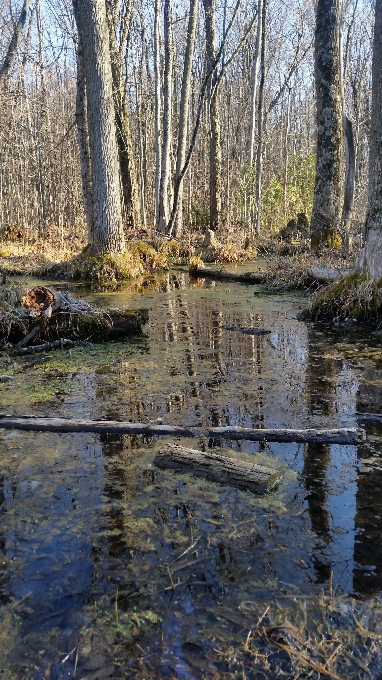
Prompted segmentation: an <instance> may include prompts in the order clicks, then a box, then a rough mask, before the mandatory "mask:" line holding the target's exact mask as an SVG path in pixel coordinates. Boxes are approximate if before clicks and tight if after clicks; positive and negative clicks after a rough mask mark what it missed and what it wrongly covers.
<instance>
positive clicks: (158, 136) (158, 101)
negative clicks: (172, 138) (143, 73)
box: [154, 0, 162, 229]
mask: <svg viewBox="0 0 382 680" xmlns="http://www.w3.org/2000/svg"><path fill="white" fill-rule="evenodd" d="M154 9H155V14H154V73H155V227H156V229H158V225H159V189H160V179H161V175H162V167H161V164H162V157H161V150H162V130H161V118H162V97H161V67H160V27H159V26H160V25H159V18H160V17H159V12H160V2H159V0H155V8H154Z"/></svg>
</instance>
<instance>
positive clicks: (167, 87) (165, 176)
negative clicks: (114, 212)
mask: <svg viewBox="0 0 382 680" xmlns="http://www.w3.org/2000/svg"><path fill="white" fill-rule="evenodd" d="M173 67H174V45H173V36H172V9H171V0H165V3H164V75H163V146H162V161H161V178H160V185H159V214H158V226H157V229H158V231H160V232H161V233H162V234H165V233H166V231H167V223H168V219H169V205H168V187H169V180H170V174H171V154H170V152H171V119H172V90H173V82H172V74H173Z"/></svg>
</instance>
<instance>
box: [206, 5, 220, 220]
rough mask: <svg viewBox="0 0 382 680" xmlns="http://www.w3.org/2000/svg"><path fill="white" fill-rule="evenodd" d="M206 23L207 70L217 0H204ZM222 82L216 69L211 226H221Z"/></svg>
mask: <svg viewBox="0 0 382 680" xmlns="http://www.w3.org/2000/svg"><path fill="white" fill-rule="evenodd" d="M203 6H204V13H205V22H206V23H205V25H206V65H207V72H209V71H211V70H212V69H213V65H214V63H215V60H216V27H215V0H203ZM219 85H220V83H219V81H218V76H217V73H216V70H215V71H214V72H213V73H212V76H211V79H210V83H209V96H208V104H209V126H210V131H209V133H210V151H209V166H210V167H209V170H210V228H211V229H214V230H216V229H217V228H218V226H219V220H220V212H221V144H220V112H219V105H220V97H219V93H220V87H219Z"/></svg>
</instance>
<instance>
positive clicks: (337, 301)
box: [301, 272, 382, 322]
mask: <svg viewBox="0 0 382 680" xmlns="http://www.w3.org/2000/svg"><path fill="white" fill-rule="evenodd" d="M301 318H303V319H306V320H311V321H319V320H322V321H345V320H351V319H353V320H354V321H364V322H365V321H366V322H377V321H380V320H381V319H382V279H381V280H379V281H372V280H371V279H370V278H369V277H368V276H367V275H365V274H362V273H360V272H353V273H351V274H348V275H347V276H344V277H343V278H342V279H340V280H339V281H338V282H336V283H334V284H332V285H331V286H328V287H327V288H325V289H324V290H322V291H319V292H318V293H317V294H316V295H315V297H314V298H313V300H312V302H311V304H310V305H309V307H308V308H307V309H305V310H304V311H303V312H302V313H301Z"/></svg>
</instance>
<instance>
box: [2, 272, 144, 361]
mask: <svg viewBox="0 0 382 680" xmlns="http://www.w3.org/2000/svg"><path fill="white" fill-rule="evenodd" d="M0 303H1V304H0V307H1V309H0V348H2V349H4V348H5V349H6V350H7V351H8V350H10V351H12V350H13V349H14V350H15V353H19V352H20V350H21V349H22V348H24V347H36V346H37V347H38V348H40V347H42V348H43V349H42V351H45V350H44V345H46V344H49V349H54V347H60V346H61V344H60V343H61V341H62V342H64V343H66V344H68V342H69V341H72V342H78V341H86V340H91V341H92V342H103V341H109V340H118V339H124V338H127V337H128V336H129V335H130V334H133V333H135V334H136V333H142V326H143V325H144V324H145V323H147V321H148V310H147V309H138V310H134V311H127V310H126V311H125V310H118V309H110V310H103V309H100V308H98V307H95V306H94V305H91V304H89V303H88V302H86V301H85V300H76V299H75V298H74V297H73V296H72V295H71V294H70V293H69V292H66V293H60V292H59V291H57V290H55V289H54V288H48V287H47V286H35V287H34V288H30V289H29V290H27V291H26V292H25V295H22V294H21V291H20V290H19V288H18V287H17V286H15V285H13V284H12V285H11V284H10V285H9V286H4V287H1V290H0ZM55 343H58V344H55ZM12 345H13V347H12ZM37 351H39V350H37Z"/></svg>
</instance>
